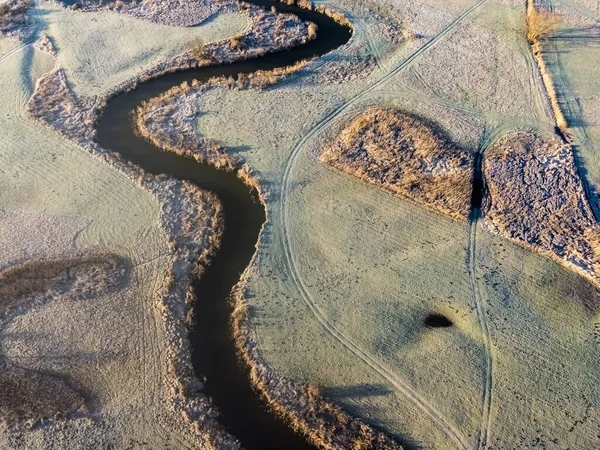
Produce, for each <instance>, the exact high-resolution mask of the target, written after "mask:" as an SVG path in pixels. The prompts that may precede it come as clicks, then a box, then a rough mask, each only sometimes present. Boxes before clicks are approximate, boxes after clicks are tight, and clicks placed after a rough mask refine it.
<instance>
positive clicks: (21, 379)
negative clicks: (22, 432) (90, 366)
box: [0, 362, 85, 426]
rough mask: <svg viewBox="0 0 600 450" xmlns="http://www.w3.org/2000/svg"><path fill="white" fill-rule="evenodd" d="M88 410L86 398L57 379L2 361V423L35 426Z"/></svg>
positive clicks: (0, 396) (0, 368)
mask: <svg viewBox="0 0 600 450" xmlns="http://www.w3.org/2000/svg"><path fill="white" fill-rule="evenodd" d="M84 409H85V398H84V397H83V395H81V394H80V393H79V392H78V391H77V390H75V389H73V388H72V387H71V386H70V385H69V384H68V383H67V382H66V381H65V380H63V379H62V378H60V377H58V376H54V375H50V374H46V373H41V372H34V371H31V370H25V369H21V368H19V367H16V366H13V365H11V364H9V363H6V362H0V421H2V422H5V423H8V424H10V425H21V424H28V425H29V426H32V425H35V423H36V422H38V421H39V420H41V419H50V420H58V419H64V418H66V417H67V416H69V415H72V414H74V413H77V412H83V411H84Z"/></svg>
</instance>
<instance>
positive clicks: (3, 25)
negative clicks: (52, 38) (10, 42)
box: [0, 0, 32, 37]
mask: <svg viewBox="0 0 600 450" xmlns="http://www.w3.org/2000/svg"><path fill="white" fill-rule="evenodd" d="M31 4H32V2H31V0H8V1H7V2H6V3H0V37H2V36H3V35H6V36H7V37H13V35H14V37H25V35H26V34H27V28H29V25H30V24H31V23H32V21H31V19H30V18H29V16H28V15H27V10H28V9H29V8H30V7H31Z"/></svg>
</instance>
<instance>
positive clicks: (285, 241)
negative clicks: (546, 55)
mask: <svg viewBox="0 0 600 450" xmlns="http://www.w3.org/2000/svg"><path fill="white" fill-rule="evenodd" d="M326 3H327V4H329V5H332V6H337V7H339V8H342V9H343V8H345V10H346V11H351V12H352V19H353V22H354V24H355V26H356V33H355V37H354V39H353V41H351V43H350V45H349V46H347V47H345V48H342V49H339V50H338V51H335V52H333V53H332V54H330V55H327V56H325V57H324V58H323V59H322V60H321V61H320V62H319V64H322V65H317V64H315V65H312V66H311V65H310V64H309V65H308V66H307V68H305V69H303V70H302V71H301V72H300V76H297V77H293V78H292V79H291V80H290V81H288V82H286V83H284V84H283V85H282V86H280V87H274V88H269V89H267V90H265V91H255V90H248V91H231V90H218V89H217V90H210V91H207V92H206V93H204V94H203V95H202V96H201V97H200V98H199V99H196V98H194V99H193V100H190V99H188V100H189V101H187V100H185V99H184V98H182V97H179V98H174V99H173V100H174V101H175V102H179V103H174V104H175V105H176V104H181V105H182V111H183V115H188V116H189V117H186V120H188V119H189V120H188V121H187V122H186V123H187V124H189V123H192V120H193V119H195V120H196V121H197V124H198V129H197V132H198V133H199V134H200V135H202V136H203V137H204V138H212V139H215V140H217V141H218V142H219V143H220V144H222V145H225V146H227V147H231V148H234V149H235V155H236V156H237V157H241V158H243V159H244V160H245V161H246V162H247V163H248V165H249V166H250V167H251V168H252V169H253V170H255V171H256V173H257V175H258V176H259V177H260V178H261V187H262V188H263V191H264V193H265V195H266V198H267V200H266V204H267V209H268V222H267V224H266V227H265V232H264V234H263V238H262V241H261V246H260V248H259V251H258V254H257V258H256V261H255V263H254V265H253V266H252V267H251V269H250V270H249V274H248V285H247V287H248V294H249V295H248V296H247V301H248V303H249V305H250V311H251V315H250V324H251V327H252V329H253V333H254V338H255V340H256V342H257V343H258V349H259V352H260V354H261V355H262V357H263V358H264V360H265V362H266V363H267V364H269V365H270V366H271V367H272V368H273V369H274V370H275V372H276V373H278V374H281V375H283V376H286V377H288V378H291V379H294V380H300V381H307V382H310V383H314V384H318V385H320V386H322V387H323V390H324V392H325V394H326V395H329V396H330V397H331V398H333V399H334V400H335V401H336V402H338V403H340V404H342V405H343V406H344V407H345V408H347V409H349V410H350V411H351V412H353V413H355V414H358V415H359V416H361V417H365V418H368V419H369V420H371V421H373V422H374V423H376V424H378V425H381V426H383V427H384V428H385V429H387V430H388V431H390V432H392V433H395V434H397V435H399V436H401V438H402V439H403V440H405V441H406V442H408V443H409V444H414V446H415V447H417V448H421V447H422V448H436V449H438V448H457V447H460V444H457V442H456V441H457V440H458V441H461V442H462V443H464V446H465V447H467V448H470V447H472V446H474V445H475V444H476V440H477V436H478V435H480V434H481V433H483V431H482V430H489V435H488V443H489V446H490V447H492V446H493V447H498V448H522V447H523V446H527V445H533V444H534V443H535V442H545V443H547V445H552V441H553V440H556V442H558V443H559V444H556V445H558V446H560V445H562V443H563V442H564V443H566V444H565V445H575V444H574V443H575V442H577V440H578V439H579V440H580V442H582V443H583V444H582V445H583V448H594V446H593V444H592V442H593V439H594V436H595V434H594V432H593V429H594V428H595V427H597V426H598V423H599V422H600V418H599V417H597V416H596V415H595V413H592V412H590V411H591V410H592V409H593V408H595V407H596V406H595V405H596V402H597V400H596V397H597V396H596V394H595V391H594V385H593V384H592V383H591V382H590V380H592V379H593V378H594V377H596V376H597V372H598V367H597V364H596V363H594V362H593V361H594V360H595V359H596V358H597V349H596V346H595V344H594V343H593V336H594V320H595V317H596V315H597V314H596V308H597V307H596V306H595V305H596V297H597V293H596V291H595V290H594V289H593V288H591V287H590V286H589V284H587V281H585V280H583V279H581V278H580V277H578V276H577V275H575V274H574V273H570V272H567V271H565V270H564V269H563V268H561V267H560V266H559V265H558V264H556V263H555V262H552V261H550V260H549V259H546V258H544V257H543V256H540V255H538V254H535V253H533V252H530V251H528V250H524V249H522V248H519V247H517V246H515V245H514V244H511V243H509V242H508V241H506V240H502V239H501V238H499V237H494V236H492V235H490V234H487V232H485V231H483V229H481V227H480V226H475V227H473V228H472V229H470V228H469V227H468V226H467V225H464V224H463V225H461V224H459V223H455V222H453V221H451V220H448V219H446V218H444V217H443V216H440V215H436V214H434V213H429V212H427V211H424V210H423V209H422V208H419V207H417V206H415V205H413V204H410V203H408V202H406V201H404V200H402V199H398V198H394V197H393V196H391V195H389V194H386V193H383V192H378V191H376V190H374V189H373V188H372V187H370V186H368V185H366V184H363V183H362V182H360V181H357V180H352V179H349V178H348V177H344V176H341V175H337V174H332V173H331V172H330V171H329V170H327V168H326V167H324V166H323V165H322V164H321V163H320V162H319V161H318V160H317V155H318V154H319V152H320V150H321V149H322V148H323V147H324V146H325V145H326V144H327V143H328V142H331V140H332V139H333V138H334V137H335V136H336V135H337V134H338V133H339V131H340V130H341V129H342V128H343V127H344V125H345V124H347V123H349V121H350V120H351V119H352V118H353V117H356V116H357V115H358V114H359V113H360V112H361V111H363V110H364V108H366V107H368V106H372V105H378V106H384V107H394V108H398V109H403V110H407V111H410V112H414V113H417V114H419V115H422V116H423V117H426V118H427V119H429V120H433V121H435V122H437V123H439V124H440V126H441V127H442V128H444V129H445V130H447V131H448V133H449V134H450V135H451V137H452V139H453V140H454V141H455V142H457V143H460V144H461V146H463V147H464V148H468V149H470V150H471V151H476V150H478V149H486V148H487V147H489V146H490V145H492V144H493V143H494V142H496V140H497V139H499V138H500V137H501V136H503V135H505V134H507V133H508V132H510V131H511V130H514V129H517V128H520V127H524V126H533V127H535V128H539V129H542V130H544V131H550V132H552V128H553V118H552V115H551V110H550V108H549V102H548V100H547V99H546V98H545V97H544V92H543V83H542V80H541V78H540V76H539V73H538V71H537V66H536V64H535V61H534V60H533V58H532V56H531V54H530V50H529V47H528V45H527V41H526V39H525V36H524V35H523V32H522V30H523V24H524V20H525V16H524V14H525V10H524V8H523V5H520V4H519V5H517V4H516V3H515V4H513V5H511V4H510V3H511V2H502V3H500V2H494V1H488V2H487V3H485V4H483V5H481V7H480V8H479V9H475V10H473V12H472V14H470V15H467V16H466V18H465V19H464V20H463V21H462V22H458V23H457V24H454V25H451V21H452V19H453V14H454V15H455V16H454V17H456V16H458V14H459V13H460V12H464V11H465V8H466V7H468V6H473V5H475V4H476V2H474V1H473V2H463V3H462V5H464V6H463V7H462V8H458V7H457V8H454V7H452V8H450V7H448V6H444V5H440V2H435V1H427V2H426V3H427V4H423V3H419V2H413V1H411V2H405V1H402V2H400V1H397V2H386V4H388V5H391V6H393V7H395V8H397V9H398V11H399V12H400V14H401V16H402V17H403V18H404V19H405V23H404V25H405V26H406V27H407V28H408V29H409V30H412V31H414V33H415V34H416V35H418V36H422V37H421V38H416V39H412V40H409V41H407V42H405V43H403V44H402V45H397V46H394V45H393V44H390V43H388V44H387V45H377V43H378V42H379V43H381V42H382V40H384V39H383V37H382V34H381V33H380V32H378V31H377V30H376V28H373V27H372V26H370V25H369V23H368V21H367V19H366V18H365V17H364V15H363V14H365V12H364V11H361V10H360V8H356V7H353V6H352V5H351V4H349V2H346V1H343V0H337V1H329V2H326ZM513 3H514V2H513ZM438 7H440V8H442V9H438ZM357 24H358V25H357ZM443 30H446V31H447V32H446V33H444V34H443V35H441V36H440V37H439V38H436V36H438V33H440V32H441V31H443ZM429 39H436V41H435V44H436V45H434V46H431V47H429V48H428V49H427V50H426V51H424V52H422V53H420V54H417V56H416V57H415V58H414V60H412V61H411V63H410V64H408V65H406V66H401V64H402V62H403V61H404V60H405V59H406V57H407V56H408V55H411V54H412V53H413V52H415V51H417V50H418V49H419V47H420V46H422V45H424V44H425V43H426V42H427V41H428V40H429ZM357 47H360V48H361V49H362V50H363V51H366V53H361V54H359V55H362V57H366V56H369V55H370V56H372V57H376V58H377V59H378V62H379V67H375V68H373V70H371V71H363V72H361V73H360V75H359V76H358V77H357V78H356V79H353V80H352V79H350V81H348V79H346V81H342V82H339V83H337V84H333V83H329V82H320V81H317V80H322V78H319V76H320V75H321V74H322V73H326V72H327V71H331V73H332V74H334V75H335V74H339V73H340V72H339V71H336V70H334V69H332V68H334V67H335V66H336V64H338V63H339V61H340V60H341V59H342V58H343V57H345V56H347V55H349V54H352V52H353V51H354V49H356V48H357ZM382 48H385V49H386V50H385V51H381V49H382ZM365 49H366V50H365ZM359 57H361V56H359ZM357 66H358V64H357ZM397 67H400V69H399V71H398V73H397V74H396V75H394V76H390V77H387V76H386V74H387V73H389V71H391V70H392V69H394V68H397ZM384 77H385V78H384ZM349 78H352V77H349ZM382 79H383V80H384V81H383V82H381V83H380V84H379V86H378V87H377V89H372V90H368V89H367V88H368V86H370V85H371V84H372V83H374V82H376V81H377V80H382ZM365 90H366V92H365ZM361 92H364V94H362V97H361V96H359V97H358V98H357V97H356V95H357V94H359V95H360V93H361ZM349 99H351V103H350V104H349V105H348V106H347V107H345V108H344V105H346V102H347V101H348V100H349ZM336 108H342V109H341V113H339V114H335V115H334V118H333V119H331V118H328V115H329V114H330V113H331V112H332V111H334V110H336ZM256 117H261V118H262V120H260V121H257V120H254V118H256ZM177 120H179V119H177ZM177 120H175V122H177ZM490 255H492V256H490ZM498 266H501V269H502V270H503V271H505V272H506V273H505V274H503V275H502V277H500V276H499V275H498V273H499V272H498V271H499V270H500V269H497V267H498ZM577 298H580V299H581V298H584V299H585V300H583V303H585V306H581V305H580V304H579V303H578V302H577V301H576V300H575V301H574V299H577ZM503 302H506V303H503ZM477 309H479V310H481V311H482V314H477V312H476V311H477ZM533 310H535V311H533ZM431 313H437V314H442V315H444V316H446V317H447V318H449V319H450V320H451V321H452V322H453V324H454V325H453V326H452V327H450V328H449V329H430V328H427V327H425V326H424V324H423V320H424V318H425V317H426V316H427V314H431ZM562 315H565V316H568V317H569V319H568V320H565V323H564V324H560V323H559V322H558V318H559V317H561V316H562ZM482 317H483V319H484V320H485V322H482ZM538 331H539V333H540V335H537V333H538ZM571 332H572V333H573V334H572V335H570V334H569V333H571ZM486 342H489V344H486ZM561 342H564V345H562V344H561V345H558V343H561ZM576 342H583V343H584V344H582V348H580V349H577V351H576V352H574V353H573V355H570V354H568V353H569V351H570V350H573V349H574V346H576V345H577V344H576ZM554 348H556V353H554V350H553V349H554ZM365 355H366V356H365ZM553 355H555V356H556V357H557V358H558V360H555V359H553V358H554V356H553ZM560 358H564V361H560ZM490 360H491V361H492V372H489V371H487V370H486V362H487V361H490ZM529 360H531V361H534V362H535V363H536V364H539V367H541V369H540V370H539V371H538V370H536V367H537V366H536V365H535V364H529V363H528V361H529ZM561 364H565V368H562V366H561ZM569 365H571V366H573V377H572V379H569V377H568V369H567V368H568V367H569ZM559 367H561V368H560V370H558V368H559ZM557 370H558V372H557ZM554 373H561V374H562V375H561V377H560V378H553V374H554ZM490 374H491V375H490ZM485 380H491V381H488V382H486V381H485ZM486 385H487V388H486ZM548 385H551V386H552V389H551V390H549V389H547V386H548ZM579 386H581V388H580V387H579ZM580 390H581V391H582V392H584V394H583V395H582V396H577V395H576V393H577V392H579V391H580ZM514 392H518V395H517V396H515V395H514ZM569 392H570V393H571V396H570V397H568V400H567V399H566V397H565V396H567V395H568V393H569ZM484 396H486V397H488V398H490V399H491V400H490V401H489V402H484V401H483V400H482V399H483V397H484ZM563 400H565V402H564V405H565V407H564V409H561V408H560V407H559V406H558V405H559V404H560V403H561V401H563ZM488 405H489V408H490V415H489V419H488V415H487V413H485V411H486V410H487V406H488ZM530 405H531V406H530ZM505 411H506V414H507V415H505ZM586 411H587V412H586ZM544 415H546V416H547V417H549V418H550V419H549V420H548V421H543V420H542V419H541V418H542V417H543V416H544ZM433 417H435V418H433ZM565 417H567V419H565ZM530 418H533V420H534V423H535V426H529V424H530V423H531V422H530ZM571 418H574V420H571ZM581 421H583V422H584V425H583V424H581V423H580V422H581ZM559 422H560V424H559V425H557V426H556V424H557V423H559ZM453 437H454V438H457V439H453Z"/></svg>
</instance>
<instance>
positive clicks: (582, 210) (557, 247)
mask: <svg viewBox="0 0 600 450" xmlns="http://www.w3.org/2000/svg"><path fill="white" fill-rule="evenodd" d="M483 170H484V176H485V179H486V183H487V188H488V192H487V198H486V200H485V205H484V207H485V210H484V214H485V222H484V223H485V224H486V226H487V227H488V228H489V229H491V230H492V231H495V232H496V233H498V234H501V235H503V236H506V237H509V238H510V239H513V240H514V241H516V242H518V243H519V244H521V245H524V246H525V247H528V248H530V249H532V250H534V251H537V252H539V253H542V254H545V255H547V256H550V257H552V258H553V259H555V260H557V261H559V262H561V263H563V264H566V265H567V266H569V267H570V268H572V269H575V270H576V271H578V272H580V273H583V274H584V275H586V276H587V277H588V278H590V279H591V280H592V281H593V282H594V283H595V284H598V273H599V272H598V271H599V270H600V265H599V264H600V228H599V226H598V224H597V222H596V219H595V217H594V215H593V212H592V210H591V208H590V206H589V204H588V200H587V198H586V196H585V192H584V188H583V184H582V180H581V178H580V176H579V174H578V172H577V167H576V166H575V161H574V156H573V150H572V148H571V147H570V146H568V145H565V144H563V143H562V142H561V141H559V140H558V139H556V138H552V139H545V138H542V137H540V136H538V135H536V134H533V133H530V132H524V131H521V132H516V133H512V134H510V135H507V136H505V137H503V138H502V139H500V140H499V141H498V142H496V143H495V144H494V145H493V146H492V147H491V148H490V149H489V150H487V152H486V156H485V160H484V167H483Z"/></svg>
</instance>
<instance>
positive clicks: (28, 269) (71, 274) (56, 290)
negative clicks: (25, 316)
mask: <svg viewBox="0 0 600 450" xmlns="http://www.w3.org/2000/svg"><path fill="white" fill-rule="evenodd" d="M129 272H130V263H129V261H128V260H126V259H124V258H122V257H120V256H118V255H114V254H107V255H92V256H81V257H74V258H68V259H59V260H47V261H28V262H26V263H24V264H22V265H19V266H14V267H9V268H7V269H4V270H3V271H2V272H0V313H3V312H6V311H7V310H9V309H10V308H12V307H15V306H19V305H22V304H25V303H26V302H28V301H30V300H32V299H34V298H38V297H41V296H47V295H60V294H64V293H67V292H68V293H69V294H70V295H72V296H75V297H77V298H82V297H91V296H94V295H97V294H98V293H100V292H107V291H114V290H116V289H118V288H120V287H122V286H123V285H124V284H125V283H126V282H127V280H128V278H129Z"/></svg>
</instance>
